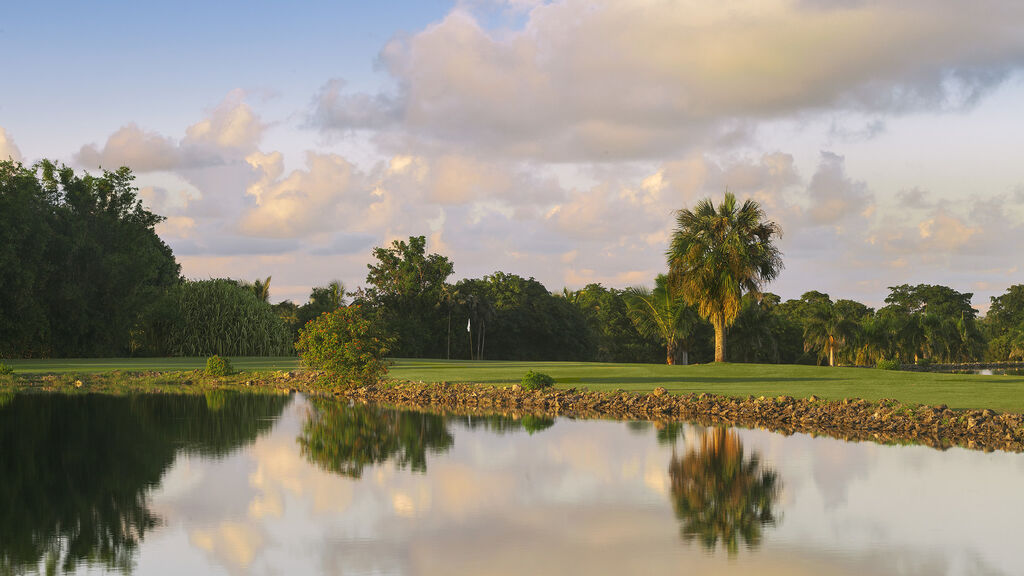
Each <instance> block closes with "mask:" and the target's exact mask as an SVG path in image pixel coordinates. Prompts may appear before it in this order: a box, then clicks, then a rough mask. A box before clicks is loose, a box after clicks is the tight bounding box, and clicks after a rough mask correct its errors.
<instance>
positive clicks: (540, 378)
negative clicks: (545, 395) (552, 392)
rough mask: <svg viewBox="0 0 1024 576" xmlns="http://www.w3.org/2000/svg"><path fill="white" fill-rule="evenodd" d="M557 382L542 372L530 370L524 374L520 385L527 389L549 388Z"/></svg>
mask: <svg viewBox="0 0 1024 576" xmlns="http://www.w3.org/2000/svg"><path fill="white" fill-rule="evenodd" d="M554 383H555V379H554V378H552V377H551V376H548V375H547V374H544V373H542V372H534V371H533V370H530V371H529V372H527V373H526V376H523V380H522V382H520V385H521V386H522V387H523V388H524V389H526V390H540V389H541V388H549V387H551V386H552V385H553V384H554Z"/></svg>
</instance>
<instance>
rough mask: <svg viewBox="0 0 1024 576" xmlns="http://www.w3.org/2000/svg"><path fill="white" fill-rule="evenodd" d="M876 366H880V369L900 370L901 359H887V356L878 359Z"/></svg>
mask: <svg viewBox="0 0 1024 576" xmlns="http://www.w3.org/2000/svg"><path fill="white" fill-rule="evenodd" d="M875 368H878V369H879V370H899V369H900V361H899V360H896V359H893V360H886V359H885V358H881V359H879V360H878V363H876V364H875Z"/></svg>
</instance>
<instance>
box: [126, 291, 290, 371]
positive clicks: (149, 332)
mask: <svg viewBox="0 0 1024 576" xmlns="http://www.w3.org/2000/svg"><path fill="white" fill-rule="evenodd" d="M145 340H146V342H147V346H146V348H147V349H148V350H150V351H151V352H153V353H155V354H158V355H167V356H213V355H221V356H283V355H286V354H291V353H292V342H291V336H290V334H289V332H288V329H287V327H286V326H285V324H284V322H283V321H282V320H281V318H279V317H278V316H277V314H276V313H275V312H274V310H273V308H271V306H270V304H268V303H266V302H263V301H262V300H260V299H259V298H257V297H256V295H255V294H254V293H253V292H252V290H250V289H247V288H245V287H243V286H240V285H239V284H238V283H237V282H234V281H232V280H225V279H214V280H198V281H186V282H183V283H182V284H180V285H178V286H176V287H174V288H172V289H170V290H169V291H168V292H167V294H166V295H165V297H164V299H163V300H162V301H161V302H159V303H158V304H157V305H156V307H155V310H154V312H153V314H152V315H151V319H150V321H149V322H148V323H147V325H146V327H145Z"/></svg>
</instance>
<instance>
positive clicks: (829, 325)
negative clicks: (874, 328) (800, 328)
mask: <svg viewBox="0 0 1024 576" xmlns="http://www.w3.org/2000/svg"><path fill="white" fill-rule="evenodd" d="M843 312H844V308H843V307H841V306H837V305H836V304H835V303H833V302H832V300H831V299H830V298H828V295H827V294H826V295H825V299H824V300H823V301H819V302H817V303H815V305H814V306H813V307H811V309H810V310H809V314H808V316H807V321H806V324H804V349H805V350H807V351H808V352H811V351H816V352H818V357H819V358H828V365H829V366H835V365H836V354H837V353H838V350H839V347H840V346H844V345H845V344H846V343H847V342H848V341H851V340H852V339H853V338H854V335H855V334H856V330H857V324H856V322H855V321H854V320H853V319H852V318H849V317H847V316H846V315H845V314H844V313H843Z"/></svg>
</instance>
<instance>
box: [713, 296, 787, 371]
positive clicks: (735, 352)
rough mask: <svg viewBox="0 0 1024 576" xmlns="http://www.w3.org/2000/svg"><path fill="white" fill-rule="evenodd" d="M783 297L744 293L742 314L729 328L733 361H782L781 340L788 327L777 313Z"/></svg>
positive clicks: (729, 356)
mask: <svg viewBox="0 0 1024 576" xmlns="http://www.w3.org/2000/svg"><path fill="white" fill-rule="evenodd" d="M778 304H779V297H778V296H777V295H775V294H771V293H766V294H764V295H763V296H762V297H761V298H757V297H755V296H754V295H752V294H744V295H743V298H742V303H741V305H740V313H739V314H737V315H736V320H735V321H734V322H733V325H732V326H731V327H730V328H729V341H730V342H731V343H732V344H731V345H730V346H729V351H728V353H727V354H726V357H727V358H729V361H730V362H762V363H765V362H776V363H777V362H779V359H780V348H779V343H780V341H781V340H782V339H783V337H784V335H785V330H786V326H785V324H784V323H783V321H782V318H781V317H780V316H779V314H778V313H777V312H776V309H777V308H778Z"/></svg>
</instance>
